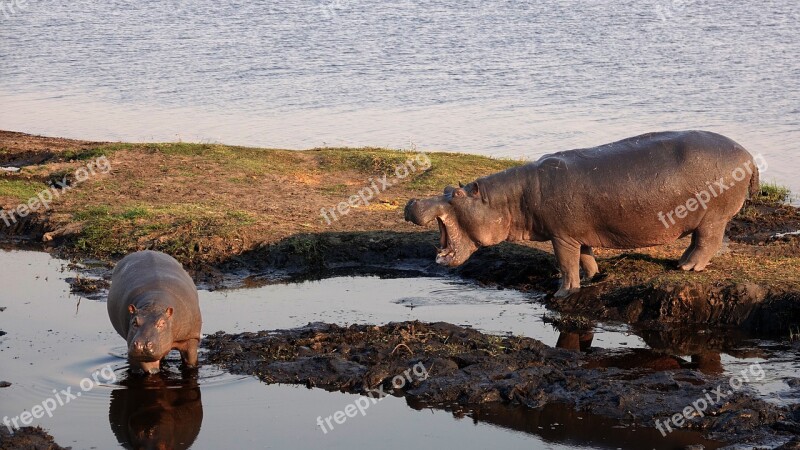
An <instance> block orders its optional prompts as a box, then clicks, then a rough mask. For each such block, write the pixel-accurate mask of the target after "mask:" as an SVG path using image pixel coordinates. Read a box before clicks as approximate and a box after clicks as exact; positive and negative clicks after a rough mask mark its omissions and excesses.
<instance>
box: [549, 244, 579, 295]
mask: <svg viewBox="0 0 800 450" xmlns="http://www.w3.org/2000/svg"><path fill="white" fill-rule="evenodd" d="M553 252H554V253H555V255H556V261H557V262H558V268H559V269H560V270H561V287H560V288H559V289H558V291H557V292H556V294H555V296H556V297H566V296H568V295H569V294H572V293H574V292H577V291H578V290H579V289H580V288H581V276H580V273H581V270H580V263H581V245H580V244H579V243H577V242H568V241H565V240H563V239H560V238H554V239H553Z"/></svg>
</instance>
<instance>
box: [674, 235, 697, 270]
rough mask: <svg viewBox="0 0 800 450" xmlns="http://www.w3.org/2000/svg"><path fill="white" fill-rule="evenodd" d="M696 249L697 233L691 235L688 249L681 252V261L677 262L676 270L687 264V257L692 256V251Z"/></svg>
mask: <svg viewBox="0 0 800 450" xmlns="http://www.w3.org/2000/svg"><path fill="white" fill-rule="evenodd" d="M696 247H697V232H696V231H695V232H694V233H692V243H691V244H689V247H688V248H686V250H685V251H684V252H683V255H681V259H679V260H678V268H683V266H684V265H686V263H687V262H689V257H690V256H692V253H693V252H694V249H695V248H696ZM684 270H688V269H684Z"/></svg>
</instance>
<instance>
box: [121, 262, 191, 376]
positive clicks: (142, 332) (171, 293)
mask: <svg viewBox="0 0 800 450" xmlns="http://www.w3.org/2000/svg"><path fill="white" fill-rule="evenodd" d="M108 317H109V318H110V319H111V324H112V325H114V329H115V330H117V333H119V334H120V336H122V337H123V338H125V339H126V340H127V341H128V361H129V362H130V365H131V369H132V370H134V371H137V372H138V371H140V370H141V371H144V372H146V373H155V372H158V371H159V369H160V361H161V359H162V358H164V357H165V356H167V354H168V353H169V352H170V351H171V350H172V349H178V350H179V351H180V352H181V357H182V359H183V363H184V364H185V365H186V366H187V367H190V368H191V367H196V366H197V347H198V345H199V343H200V327H201V325H202V318H201V316H200V304H199V302H198V299H197V288H196V287H195V285H194V282H193V281H192V278H191V277H190V276H189V274H187V273H186V271H185V270H183V266H181V264H180V263H179V262H178V261H176V260H175V259H174V258H172V257H171V256H169V255H166V254H164V253H160V252H154V251H149V250H147V251H142V252H136V253H132V254H130V255H128V256H126V257H124V258H122V260H121V261H120V262H119V263H118V264H117V266H116V267H115V268H114V272H113V274H112V275H111V290H110V291H109V293H108Z"/></svg>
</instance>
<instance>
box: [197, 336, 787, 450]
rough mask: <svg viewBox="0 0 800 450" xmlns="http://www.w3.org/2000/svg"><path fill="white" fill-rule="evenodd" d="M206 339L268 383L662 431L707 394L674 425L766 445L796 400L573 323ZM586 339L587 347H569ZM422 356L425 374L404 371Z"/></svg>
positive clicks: (775, 440) (227, 360)
mask: <svg viewBox="0 0 800 450" xmlns="http://www.w3.org/2000/svg"><path fill="white" fill-rule="evenodd" d="M203 345H204V346H205V348H207V349H208V353H207V355H206V358H207V362H208V363H212V364H219V365H221V366H223V367H224V368H225V369H227V370H230V371H231V372H233V373H240V374H249V375H254V376H257V377H258V378H259V379H261V380H263V381H265V382H267V383H288V384H301V385H306V386H308V387H318V388H323V389H326V390H330V391H344V392H350V393H359V394H364V395H369V396H373V395H381V394H376V392H380V393H387V394H386V395H403V396H406V397H407V398H408V399H409V402H415V403H418V404H424V405H427V406H429V407H437V408H445V407H452V406H453V405H458V406H461V407H468V408H472V407H487V406H488V407H496V406H497V405H510V406H524V407H527V408H532V409H540V408H544V407H547V406H548V405H551V407H552V405H565V406H567V407H569V408H571V409H572V410H574V411H577V412H580V413H586V414H592V415H594V416H599V417H605V418H607V419H612V420H615V421H617V422H618V423H621V424H628V425H636V426H641V427H650V428H657V426H656V420H660V421H661V422H662V428H663V429H664V430H665V431H666V425H664V422H665V421H666V420H669V418H670V417H672V416H674V415H675V414H676V413H681V411H684V409H685V408H686V407H687V406H691V405H692V404H693V403H694V402H697V401H698V399H707V398H709V397H708V396H711V399H712V401H713V402H714V403H711V404H710V405H709V406H708V408H707V409H706V410H705V413H704V414H702V415H695V417H694V418H693V419H692V420H691V421H686V422H685V424H683V426H682V427H680V428H679V427H676V426H675V425H674V424H673V425H672V427H671V428H670V429H673V430H678V429H680V430H694V431H700V432H702V433H703V435H704V436H705V438H706V439H708V440H709V441H716V442H718V443H727V444H733V443H736V444H744V443H747V444H748V445H751V444H752V445H768V446H772V447H774V446H776V445H777V444H783V443H785V442H788V441H790V440H791V439H792V438H793V437H794V436H795V435H796V433H797V430H800V405H794V406H777V405H774V404H772V403H768V402H766V401H764V400H762V399H759V398H757V397H756V396H755V395H751V393H748V391H747V389H746V388H741V389H732V388H731V386H733V385H732V384H731V383H732V382H731V381H730V380H729V379H727V378H725V377H722V376H721V375H720V374H719V370H717V368H716V366H717V364H718V361H717V360H716V359H715V358H714V357H713V356H712V357H708V358H705V359H704V358H703V357H702V355H701V356H700V357H698V358H692V361H685V360H683V359H682V358H678V357H675V356H672V355H670V354H664V353H660V352H657V351H654V350H650V349H634V350H607V349H599V348H598V349H595V348H592V347H591V337H590V336H588V335H584V336H581V334H580V333H574V335H572V336H569V335H567V336H563V339H559V345H561V346H562V347H563V348H557V347H555V348H554V347H549V346H547V345H545V344H543V343H541V342H539V341H537V340H535V339H531V338H525V337H514V336H493V335H487V334H483V333H481V332H479V331H476V330H473V329H469V328H463V327H459V326H455V325H451V324H447V323H432V324H425V323H420V322H402V323H393V324H388V325H385V326H371V325H352V326H349V327H341V326H337V325H332V324H323V323H315V324H309V325H308V326H306V327H302V328H298V329H292V330H277V331H262V332H258V333H240V334H233V335H231V334H226V333H224V332H219V333H216V334H213V335H210V336H208V337H207V338H206V339H205V340H204V343H203ZM582 345H583V347H584V349H586V350H588V351H586V352H581V351H576V350H580V349H581V346H582ZM418 364H422V365H423V366H424V367H425V370H426V376H424V377H423V376H416V375H418V374H417V373H412V374H411V375H410V376H409V370H410V369H411V368H414V367H419V366H417V365H418ZM760 374H761V375H763V371H761V372H760ZM404 375H405V377H404ZM398 376H399V377H400V378H399V379H398V378H397V377H398ZM738 376H740V377H754V378H756V377H758V376H759V370H758V369H757V368H756V366H752V367H751V368H750V369H749V371H748V372H743V373H742V374H740V375H738ZM403 379H405V381H403ZM731 379H732V378H731ZM398 380H399V381H398ZM740 381H741V380H740ZM398 387H399V388H398ZM389 392H391V393H390V394H389ZM712 393H713V394H712ZM707 403H708V402H707ZM479 410H480V409H478V410H477V411H479ZM666 434H670V433H668V432H667V433H666Z"/></svg>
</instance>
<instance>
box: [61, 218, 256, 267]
mask: <svg viewBox="0 0 800 450" xmlns="http://www.w3.org/2000/svg"><path fill="white" fill-rule="evenodd" d="M74 219H75V220H76V221H81V222H83V231H82V232H81V234H80V236H79V237H78V238H77V240H76V241H75V247H76V248H77V249H79V250H81V251H84V252H87V253H88V254H91V255H94V256H97V257H108V256H115V255H123V254H126V253H129V252H131V251H135V250H138V249H140V248H141V247H143V246H144V247H147V248H152V249H153V250H160V251H163V252H166V253H168V254H170V255H173V256H175V257H178V258H179V259H181V260H183V261H190V260H192V258H194V256H195V255H196V254H197V252H199V251H201V249H202V242H203V240H204V239H211V238H214V237H223V238H224V237H228V236H231V235H232V234H233V233H234V232H235V231H236V230H238V229H240V228H241V227H244V226H247V225H251V224H253V223H255V221H256V218H255V217H254V216H252V215H251V214H249V213H247V212H245V211H239V210H220V209H215V208H213V207H210V206H207V205H196V204H175V205H165V206H160V207H146V206H142V205H126V206H122V207H120V208H113V209H112V208H110V207H108V206H92V207H88V208H85V209H83V210H81V211H78V212H76V213H75V214H74Z"/></svg>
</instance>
